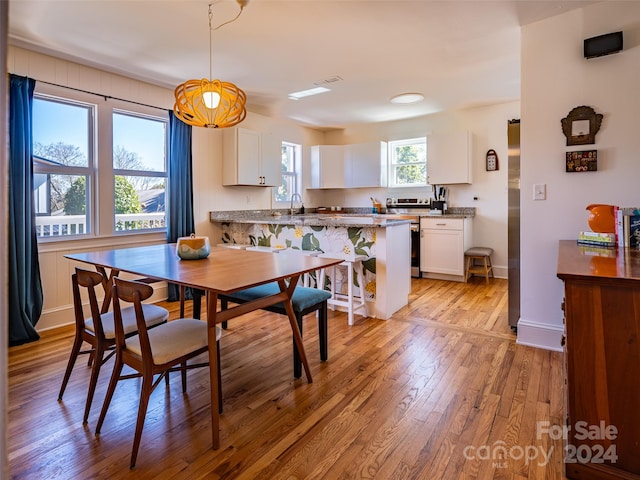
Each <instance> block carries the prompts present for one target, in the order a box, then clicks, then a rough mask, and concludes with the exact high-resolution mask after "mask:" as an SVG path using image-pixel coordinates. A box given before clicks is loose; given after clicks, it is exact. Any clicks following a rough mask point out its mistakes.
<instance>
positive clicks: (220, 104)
mask: <svg viewBox="0 0 640 480" xmlns="http://www.w3.org/2000/svg"><path fill="white" fill-rule="evenodd" d="M236 1H237V2H238V5H240V12H238V15H236V16H235V18H233V19H231V20H229V21H227V22H224V23H222V24H220V25H218V26H217V27H215V28H214V27H212V20H213V13H212V10H211V6H212V5H213V4H212V3H210V4H209V78H208V79H207V78H203V79H202V80H187V81H186V82H184V83H182V84H180V85H178V86H177V87H176V89H175V97H176V103H175V105H174V106H173V113H175V115H176V117H178V118H179V119H180V120H182V121H183V122H184V123H186V124H188V125H192V126H194V127H205V128H226V127H232V126H234V125H237V124H238V123H240V122H242V121H243V120H244V119H245V117H246V116H247V111H246V109H245V103H246V101H247V96H246V94H245V93H244V91H242V90H241V89H240V88H238V87H237V86H235V85H234V84H233V83H230V82H223V81H220V80H217V79H216V80H213V74H212V72H213V67H212V63H213V61H212V56H213V55H212V50H213V46H212V34H213V31H214V30H217V29H219V28H220V27H222V26H223V25H227V24H228V23H231V22H233V21H235V20H237V19H238V17H239V16H240V14H241V13H242V11H243V10H244V7H246V6H247V4H248V3H249V0H236Z"/></svg>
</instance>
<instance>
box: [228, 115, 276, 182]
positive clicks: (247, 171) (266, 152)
mask: <svg viewBox="0 0 640 480" xmlns="http://www.w3.org/2000/svg"><path fill="white" fill-rule="evenodd" d="M281 148H282V147H281V145H280V144H279V143H278V142H277V141H276V139H275V138H274V137H273V135H272V134H269V133H260V132H256V131H254V130H249V129H246V128H240V127H234V128H228V129H225V130H224V132H223V140H222V155H223V163H222V184H223V185H255V186H262V187H272V186H275V185H280V183H281V178H280V163H281V162H282V154H281Z"/></svg>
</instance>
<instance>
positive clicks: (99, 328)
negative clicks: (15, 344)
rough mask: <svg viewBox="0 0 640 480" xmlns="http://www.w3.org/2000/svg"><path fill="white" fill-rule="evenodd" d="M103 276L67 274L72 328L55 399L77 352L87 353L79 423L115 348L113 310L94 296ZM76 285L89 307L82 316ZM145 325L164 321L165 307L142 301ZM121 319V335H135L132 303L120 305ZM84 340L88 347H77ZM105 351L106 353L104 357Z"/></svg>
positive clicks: (86, 415)
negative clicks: (87, 374) (82, 290)
mask: <svg viewBox="0 0 640 480" xmlns="http://www.w3.org/2000/svg"><path fill="white" fill-rule="evenodd" d="M104 281H105V278H104V276H103V275H102V274H101V273H98V272H93V271H89V270H83V269H81V268H76V271H75V273H74V274H73V275H72V276H71V286H72V291H73V308H74V312H75V322H76V331H75V337H74V340H73V346H72V347H71V355H70V356H69V362H68V363H67V369H66V371H65V373H64V378H63V379H62V386H61V387H60V392H59V393H58V400H62V395H63V394H64V391H65V389H66V387H67V382H68V381H69V377H70V376H71V372H72V371H73V367H74V365H75V363H76V359H77V358H78V355H81V354H89V362H88V364H89V366H90V367H91V378H90V380H89V390H88V392H87V401H86V403H85V407H84V416H83V418H82V423H87V419H88V418H89V411H90V410H91V402H92V401H93V394H94V392H95V389H96V384H97V382H98V376H99V374H100V367H102V365H103V364H104V363H105V362H106V361H107V360H109V359H110V358H111V357H112V356H113V354H114V352H115V350H114V347H115V339H116V331H115V325H114V319H113V311H104V310H106V309H107V308H108V307H109V305H108V304H107V305H103V306H102V309H101V308H99V307H98V300H97V296H96V287H97V286H99V285H104ZM80 287H82V288H85V289H86V291H87V296H88V299H89V308H90V312H91V317H90V318H88V319H85V316H84V310H83V308H82V297H81V295H80ZM142 309H143V311H144V318H145V321H146V326H147V327H149V328H151V327H154V326H156V325H160V324H161V323H165V322H166V321H167V319H168V318H169V312H168V310H167V309H166V308H162V307H159V306H157V305H151V304H144V305H143V306H142ZM122 320H123V328H124V335H125V336H131V335H135V334H136V333H137V331H138V327H137V325H136V318H135V312H134V309H133V307H132V306H128V307H126V308H124V307H123V308H122ZM84 342H86V343H88V344H89V345H91V348H90V349H88V350H81V348H82V344H83V343H84ZM105 354H106V356H105Z"/></svg>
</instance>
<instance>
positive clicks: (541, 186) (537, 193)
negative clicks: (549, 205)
mask: <svg viewBox="0 0 640 480" xmlns="http://www.w3.org/2000/svg"><path fill="white" fill-rule="evenodd" d="M533 199H534V200H546V199H547V184H546V183H535V184H534V185H533Z"/></svg>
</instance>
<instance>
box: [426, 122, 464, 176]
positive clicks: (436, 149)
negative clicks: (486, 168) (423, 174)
mask: <svg viewBox="0 0 640 480" xmlns="http://www.w3.org/2000/svg"><path fill="white" fill-rule="evenodd" d="M472 151H473V134H472V133H471V132H452V133H438V134H433V135H428V136H427V181H428V183H429V184H430V185H447V184H454V183H471V180H472V176H471V173H472V165H473V162H472Z"/></svg>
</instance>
